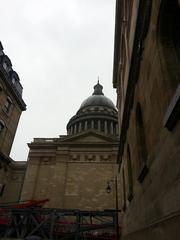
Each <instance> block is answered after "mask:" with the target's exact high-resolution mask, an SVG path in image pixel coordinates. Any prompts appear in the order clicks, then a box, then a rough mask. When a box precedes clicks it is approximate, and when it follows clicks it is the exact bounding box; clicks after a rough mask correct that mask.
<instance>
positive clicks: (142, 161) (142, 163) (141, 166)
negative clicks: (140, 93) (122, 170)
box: [136, 103, 148, 182]
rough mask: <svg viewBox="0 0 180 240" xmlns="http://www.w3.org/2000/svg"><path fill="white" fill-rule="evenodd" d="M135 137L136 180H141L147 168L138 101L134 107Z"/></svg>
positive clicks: (142, 125)
mask: <svg viewBox="0 0 180 240" xmlns="http://www.w3.org/2000/svg"><path fill="white" fill-rule="evenodd" d="M136 137H137V150H138V174H139V176H138V181H139V182H143V180H144V178H145V176H146V174H147V172H148V168H147V166H146V162H147V149H146V139H145V132H144V123H143V117H142V111H141V106H140V103H138V104H137V107H136Z"/></svg>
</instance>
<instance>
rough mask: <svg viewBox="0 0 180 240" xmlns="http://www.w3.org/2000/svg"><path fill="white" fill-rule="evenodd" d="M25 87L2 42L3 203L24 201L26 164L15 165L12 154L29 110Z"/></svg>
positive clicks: (0, 173) (0, 163)
mask: <svg viewBox="0 0 180 240" xmlns="http://www.w3.org/2000/svg"><path fill="white" fill-rule="evenodd" d="M22 90H23V88H22V85H21V83H20V80H19V77H18V74H17V73H16V72H15V71H14V70H13V69H12V64H11V60H10V59H9V57H8V56H7V55H5V54H4V52H3V46H2V44H1V42H0V202H1V203H2V202H7V201H17V200H18V199H19V197H20V188H21V185H22V180H23V174H24V171H25V162H15V161H13V160H12V159H11V158H10V157H9V154H10V151H11V147H12V144H13V140H14V136H15V133H16V129H17V126H18V122H19V118H20V116H21V112H22V111H24V110H26V105H25V103H24V101H23V99H22Z"/></svg>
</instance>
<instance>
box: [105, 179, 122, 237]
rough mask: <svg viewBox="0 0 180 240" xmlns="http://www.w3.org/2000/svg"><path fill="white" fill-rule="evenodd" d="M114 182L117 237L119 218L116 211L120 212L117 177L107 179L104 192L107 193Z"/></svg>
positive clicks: (117, 235) (117, 234) (117, 233)
mask: <svg viewBox="0 0 180 240" xmlns="http://www.w3.org/2000/svg"><path fill="white" fill-rule="evenodd" d="M113 183H114V184H115V197H116V237H117V239H119V237H120V236H119V218H118V212H121V210H119V209H118V208H119V207H118V192H117V177H115V179H111V180H109V181H107V187H106V192H107V193H108V194H109V193H111V191H112V184H113Z"/></svg>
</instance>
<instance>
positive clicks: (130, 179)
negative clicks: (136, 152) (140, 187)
mask: <svg viewBox="0 0 180 240" xmlns="http://www.w3.org/2000/svg"><path fill="white" fill-rule="evenodd" d="M127 168H128V200H129V201H131V200H132V199H133V176H132V164H131V153H130V148H129V144H128V146H127Z"/></svg>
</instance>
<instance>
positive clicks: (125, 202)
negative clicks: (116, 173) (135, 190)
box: [122, 167, 126, 212]
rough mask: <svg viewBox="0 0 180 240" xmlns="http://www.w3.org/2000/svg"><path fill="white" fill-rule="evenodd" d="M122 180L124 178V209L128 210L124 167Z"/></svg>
mask: <svg viewBox="0 0 180 240" xmlns="http://www.w3.org/2000/svg"><path fill="white" fill-rule="evenodd" d="M122 180H123V211H124V212H125V211H126V182H125V173H124V167H123V170H122Z"/></svg>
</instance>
